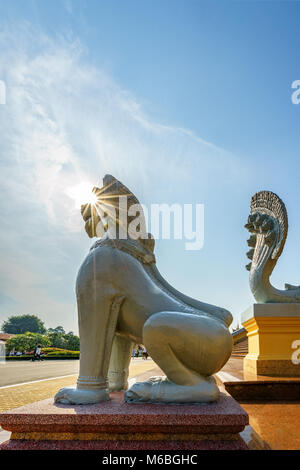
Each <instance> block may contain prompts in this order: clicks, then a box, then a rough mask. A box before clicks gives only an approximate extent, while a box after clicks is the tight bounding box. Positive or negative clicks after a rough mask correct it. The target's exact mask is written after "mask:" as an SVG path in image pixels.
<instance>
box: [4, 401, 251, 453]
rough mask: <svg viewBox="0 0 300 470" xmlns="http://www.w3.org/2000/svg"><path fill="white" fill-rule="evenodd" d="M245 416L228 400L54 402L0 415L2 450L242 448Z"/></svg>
mask: <svg viewBox="0 0 300 470" xmlns="http://www.w3.org/2000/svg"><path fill="white" fill-rule="evenodd" d="M247 424H248V415H247V413H246V412H245V411H244V410H243V409H242V408H241V407H240V405H239V404H238V403H237V402H236V401H235V400H234V399H233V398H232V397H231V396H230V395H227V394H225V393H221V396H220V400H219V402H218V403H211V404H206V405H142V404H127V403H125V402H124V399H123V393H122V392H121V393H113V394H111V400H110V401H109V402H104V403H99V404H97V405H87V406H84V405H81V406H78V405H77V406H70V405H59V404H54V403H53V399H48V400H43V401H40V402H36V403H32V404H30V405H26V406H23V407H21V408H15V409H13V410H10V411H7V412H5V413H2V414H0V425H1V426H2V428H3V429H6V430H8V431H11V432H12V435H11V439H10V440H9V441H6V442H5V443H3V444H2V445H0V450H16V449H20V450H21V449H22V450H25V449H27V450H33V449H37V450H40V449H53V450H59V449H72V450H73V449H78V450H91V449H96V450H101V449H103V450H189V449H191V450H196V449H199V450H204V449H209V450H212V449H228V450H230V449H232V450H237V449H246V448H247V446H246V444H245V443H244V441H243V440H242V439H241V438H240V436H239V433H240V432H241V431H243V429H244V428H245V426H246V425H247Z"/></svg>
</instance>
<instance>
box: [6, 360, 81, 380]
mask: <svg viewBox="0 0 300 470" xmlns="http://www.w3.org/2000/svg"><path fill="white" fill-rule="evenodd" d="M78 371H79V361H78V360H76V359H75V360H74V359H70V360H60V361H46V360H45V361H41V362H32V361H20V362H19V361H7V362H5V363H4V364H3V363H1V364H0V387H4V386H7V385H14V384H20V383H25V382H31V381H33V380H40V379H49V378H51V377H61V376H65V375H71V374H74V375H75V374H78Z"/></svg>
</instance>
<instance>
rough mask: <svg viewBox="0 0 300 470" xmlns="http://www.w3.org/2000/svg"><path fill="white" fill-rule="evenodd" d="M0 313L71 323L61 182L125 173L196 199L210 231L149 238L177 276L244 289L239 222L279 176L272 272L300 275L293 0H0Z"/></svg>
mask: <svg viewBox="0 0 300 470" xmlns="http://www.w3.org/2000/svg"><path fill="white" fill-rule="evenodd" d="M0 9H1V19H0V46H1V54H0V80H3V81H5V83H6V87H7V104H6V105H1V106H0V125H1V129H2V132H1V145H0V168H1V173H0V186H1V194H2V198H1V202H0V205H1V208H0V217H1V226H2V230H1V234H0V247H1V248H0V250H1V267H0V321H1V322H2V320H4V319H6V318H7V317H8V316H9V315H11V314H17V313H35V314H38V315H39V316H40V317H41V318H42V319H43V320H44V321H45V323H46V325H47V326H49V327H55V326H57V325H58V324H62V325H63V326H65V328H66V329H67V330H70V329H73V330H74V331H76V330H77V314H76V303H75V295H74V282H75V277H76V272H77V269H78V267H79V265H80V263H81V261H82V259H83V257H84V255H85V254H86V252H87V251H88V249H89V246H90V245H91V240H89V239H88V238H87V236H86V234H85V232H84V227H83V224H82V220H81V218H80V214H79V212H78V209H76V208H75V207H74V203H73V201H72V200H71V199H70V198H69V197H68V194H67V193H66V189H67V188H69V187H72V186H73V185H76V184H79V183H80V182H81V181H83V180H84V181H90V182H91V183H92V184H100V182H101V179H102V177H103V175H104V174H106V173H112V174H114V175H115V176H116V177H117V178H119V179H121V181H123V182H124V183H125V184H126V185H127V186H129V188H130V189H132V190H133V191H134V192H135V193H136V195H137V196H138V197H139V199H140V200H141V202H145V203H146V204H150V203H151V202H154V203H163V202H168V203H174V202H175V203H181V204H183V203H194V204H195V203H203V204H205V243H204V247H203V249H202V250H201V251H199V252H188V251H186V250H185V249H184V241H162V240H158V241H157V244H156V254H157V260H158V267H159V269H160V271H161V273H162V274H163V275H164V276H165V277H166V279H167V280H168V281H169V282H170V283H172V284H173V285H174V286H175V287H176V288H178V289H180V290H181V291H183V292H185V293H187V294H189V295H192V296H194V297H196V298H198V299H200V300H203V301H207V302H211V303H214V304H217V305H221V306H224V307H226V308H229V309H230V310H231V311H232V313H233V315H234V317H235V321H236V320H237V319H238V317H239V314H240V313H241V312H242V311H243V310H244V309H245V308H247V307H248V306H249V305H250V304H251V302H253V298H252V295H251V292H250V289H249V286H248V273H247V271H246V270H245V269H244V266H245V264H246V263H247V262H248V261H247V258H246V255H245V253H246V251H247V250H248V247H247V244H246V239H247V232H246V230H245V229H244V228H243V225H244V223H245V221H246V218H247V215H248V210H249V202H250V198H251V196H252V195H253V194H254V193H255V192H256V191H258V190H261V189H267V190H271V191H274V192H276V193H277V194H278V195H279V196H280V197H281V198H282V199H283V200H284V202H285V203H286V206H287V209H288V213H289V222H290V229H289V235H288V239H287V244H286V247H285V250H284V252H283V255H282V257H281V259H280V261H279V263H278V265H277V268H276V270H275V271H274V274H273V278H272V280H273V283H274V284H275V285H276V286H277V287H283V284H284V282H290V283H292V284H297V283H299V276H300V272H299V271H300V270H299V259H300V255H299V249H298V238H299V233H300V219H299V207H300V204H299V203H300V191H299V170H300V163H299V143H300V142H299V140H300V137H299V136H300V133H299V129H300V105H294V104H292V102H291V94H292V90H291V84H292V82H293V81H294V80H297V79H300V61H299V50H300V34H299V15H300V3H299V2H289V1H281V2H279V1H265V2H263V1H249V2H247V1H239V2H238V1H229V0H228V1H221V0H220V1H214V0H210V1H200V0H198V1H193V0H188V1H186V0H185V1H183V0H182V1H181V0H180V1H179V0H177V1H176V0H160V1H157V0H151V1H133V0H128V1H123V0H120V1H116V0H112V1H108V0H107V1H96V0H94V1H93V0H89V1H84V0H74V1H71V0H65V1H58V0H52V1H51V2H46V1H42V0H39V1H37V0H36V1H33V0H31V1H29V0H22V1H21V0H13V1H12V2H7V1H0Z"/></svg>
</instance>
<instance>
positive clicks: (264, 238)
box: [245, 191, 288, 271]
mask: <svg viewBox="0 0 300 470" xmlns="http://www.w3.org/2000/svg"><path fill="white" fill-rule="evenodd" d="M250 209H251V212H250V215H249V217H248V223H247V224H246V225H245V227H246V228H247V229H248V230H249V232H250V233H251V236H250V238H249V240H248V245H249V246H250V247H251V249H250V251H249V252H248V253H247V255H248V258H250V259H251V260H252V262H251V263H249V264H248V265H247V266H246V268H247V269H248V270H249V271H250V270H251V269H252V270H253V269H254V268H256V267H258V266H262V265H263V264H264V262H265V261H267V260H270V261H271V262H272V266H273V267H274V266H275V264H276V261H277V259H278V258H279V256H280V255H281V253H282V250H283V247H284V244H285V240H286V237H287V232H288V217H287V211H286V208H285V205H284V203H283V202H282V200H281V199H280V198H279V197H278V196H277V195H276V194H275V193H272V192H271V191H260V192H258V193H256V194H254V196H253V197H252V199H251V208H250Z"/></svg>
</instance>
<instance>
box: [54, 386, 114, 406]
mask: <svg viewBox="0 0 300 470" xmlns="http://www.w3.org/2000/svg"><path fill="white" fill-rule="evenodd" d="M107 400H109V393H108V390H106V389H102V390H88V389H85V388H76V387H65V388H61V389H60V390H59V391H58V392H57V394H56V395H55V397H54V401H55V403H63V404H68V405H89V404H92V403H99V402H101V401H107Z"/></svg>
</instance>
